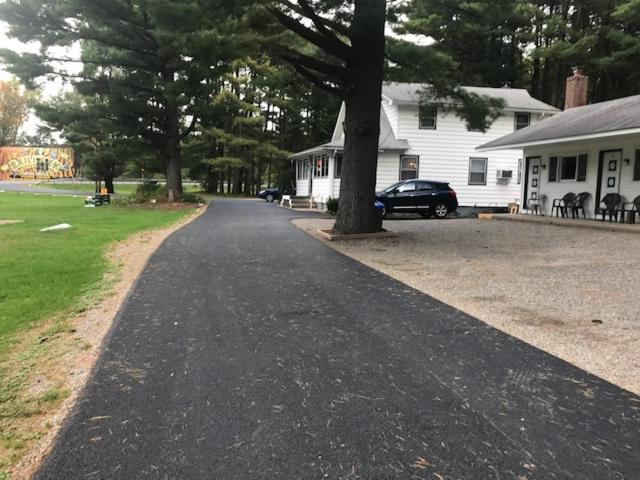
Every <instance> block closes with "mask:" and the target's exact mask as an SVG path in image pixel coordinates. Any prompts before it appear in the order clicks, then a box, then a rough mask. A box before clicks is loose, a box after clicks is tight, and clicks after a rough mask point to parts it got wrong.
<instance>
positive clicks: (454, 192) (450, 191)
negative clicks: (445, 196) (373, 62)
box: [449, 188, 458, 198]
mask: <svg viewBox="0 0 640 480" xmlns="http://www.w3.org/2000/svg"><path fill="white" fill-rule="evenodd" d="M449 193H450V194H451V196H452V197H454V198H458V195H457V194H456V191H455V190H453V189H452V188H450V189H449Z"/></svg>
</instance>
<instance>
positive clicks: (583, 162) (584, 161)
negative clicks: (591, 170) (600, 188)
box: [577, 154, 589, 182]
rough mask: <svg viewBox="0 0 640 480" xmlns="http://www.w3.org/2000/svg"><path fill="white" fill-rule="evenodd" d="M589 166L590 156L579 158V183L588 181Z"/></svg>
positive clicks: (584, 155)
mask: <svg viewBox="0 0 640 480" xmlns="http://www.w3.org/2000/svg"><path fill="white" fill-rule="evenodd" d="M588 165H589V156H588V155H586V154H582V155H579V156H578V178H577V180H578V181H579V182H586V181H587V167H588Z"/></svg>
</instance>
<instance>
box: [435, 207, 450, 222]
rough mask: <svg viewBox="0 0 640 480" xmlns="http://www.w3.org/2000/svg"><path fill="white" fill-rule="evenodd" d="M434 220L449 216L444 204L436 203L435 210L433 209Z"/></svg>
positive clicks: (447, 208)
mask: <svg viewBox="0 0 640 480" xmlns="http://www.w3.org/2000/svg"><path fill="white" fill-rule="evenodd" d="M433 211H434V213H435V216H436V218H440V219H442V218H445V217H446V216H447V215H449V207H448V206H447V204H446V203H438V204H437V205H436V208H434V209H433Z"/></svg>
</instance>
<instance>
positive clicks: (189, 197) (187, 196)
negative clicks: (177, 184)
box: [180, 192, 205, 203]
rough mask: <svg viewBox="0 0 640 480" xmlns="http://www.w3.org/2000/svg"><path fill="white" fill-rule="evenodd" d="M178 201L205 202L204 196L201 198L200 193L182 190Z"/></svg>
mask: <svg viewBox="0 0 640 480" xmlns="http://www.w3.org/2000/svg"><path fill="white" fill-rule="evenodd" d="M180 201H181V202H182V203H205V201H204V198H202V197H201V196H200V195H196V194H195V193H189V192H184V193H183V194H182V195H181V196H180Z"/></svg>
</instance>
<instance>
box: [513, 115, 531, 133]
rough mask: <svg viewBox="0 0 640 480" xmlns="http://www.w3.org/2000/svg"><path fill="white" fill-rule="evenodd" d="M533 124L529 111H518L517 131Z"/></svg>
mask: <svg viewBox="0 0 640 480" xmlns="http://www.w3.org/2000/svg"><path fill="white" fill-rule="evenodd" d="M529 125H531V114H530V113H527V112H517V113H516V131H518V130H522V129H523V128H527V127H528V126H529Z"/></svg>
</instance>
